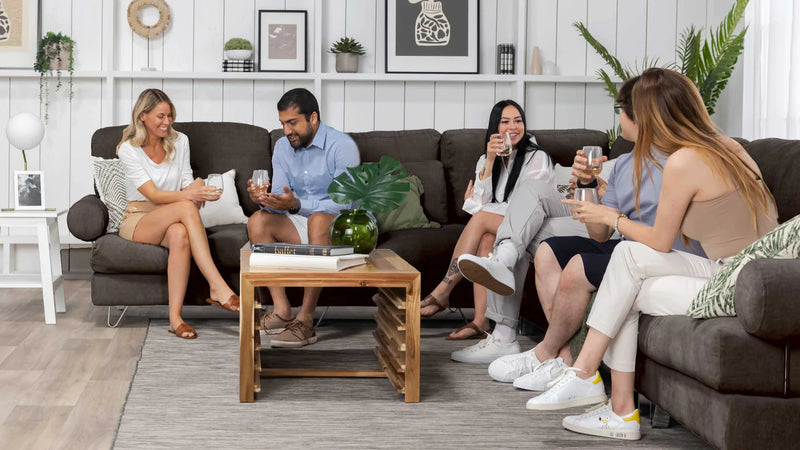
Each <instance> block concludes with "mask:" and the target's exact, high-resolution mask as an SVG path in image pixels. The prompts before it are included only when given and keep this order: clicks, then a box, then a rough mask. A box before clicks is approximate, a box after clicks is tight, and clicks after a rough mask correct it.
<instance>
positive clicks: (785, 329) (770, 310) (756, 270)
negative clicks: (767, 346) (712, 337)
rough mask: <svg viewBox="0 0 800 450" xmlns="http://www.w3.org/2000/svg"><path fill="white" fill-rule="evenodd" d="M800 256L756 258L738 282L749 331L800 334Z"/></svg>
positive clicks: (776, 336) (767, 335)
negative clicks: (799, 296) (798, 294)
mask: <svg viewBox="0 0 800 450" xmlns="http://www.w3.org/2000/svg"><path fill="white" fill-rule="evenodd" d="M798 292H800V259H772V258H766V259H756V260H753V261H750V262H749V263H747V265H745V266H744V268H743V269H742V271H741V272H740V273H739V279H738V281H737V282H736V292H735V295H734V296H735V298H736V314H737V315H738V317H739V322H740V323H741V324H742V326H743V327H744V329H745V331H747V332H748V333H750V334H752V335H754V336H758V337H760V338H763V339H770V340H783V339H790V338H792V337H800V320H797V319H798V317H800V302H798V301H797V293H798ZM798 377H800V373H798Z"/></svg>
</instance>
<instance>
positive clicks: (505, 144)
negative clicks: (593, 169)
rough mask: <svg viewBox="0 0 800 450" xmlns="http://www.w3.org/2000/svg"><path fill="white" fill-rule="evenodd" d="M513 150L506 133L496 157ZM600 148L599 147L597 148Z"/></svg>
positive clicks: (509, 137) (507, 154) (505, 154)
mask: <svg viewBox="0 0 800 450" xmlns="http://www.w3.org/2000/svg"><path fill="white" fill-rule="evenodd" d="M513 148H514V145H513V144H512V143H511V135H510V134H508V132H506V134H505V136H504V137H503V147H502V148H501V149H500V152H499V153H498V155H500V156H509V155H511V150H512V149H513ZM598 148H600V147H598Z"/></svg>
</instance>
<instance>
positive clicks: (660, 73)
mask: <svg viewBox="0 0 800 450" xmlns="http://www.w3.org/2000/svg"><path fill="white" fill-rule="evenodd" d="M632 104H633V113H634V117H631V119H632V120H633V121H634V122H635V124H636V126H637V128H638V129H637V139H636V147H635V149H634V182H635V185H636V187H637V189H635V190H634V192H636V193H637V194H636V195H637V198H636V204H637V207H638V203H639V199H638V192H639V189H638V187H639V186H641V183H642V180H643V179H644V178H645V177H647V176H649V174H648V173H647V171H646V170H645V171H644V173H643V170H642V168H643V167H647V164H646V162H647V161H650V162H652V163H655V164H658V162H657V160H656V158H655V157H654V154H655V152H661V153H663V154H665V155H667V156H668V158H667V161H666V163H665V164H664V170H663V179H662V185H661V194H660V198H659V203H658V205H659V207H658V211H657V213H656V219H655V224H654V225H653V226H652V227H650V226H647V225H644V224H641V223H638V222H634V221H631V220H628V219H627V217H625V216H624V215H619V214H618V213H617V212H616V211H614V210H611V209H610V208H608V207H605V206H603V205H595V204H587V203H584V202H579V201H572V200H565V203H568V204H570V205H572V211H573V218H575V219H578V220H580V221H582V222H585V223H592V224H597V226H605V227H608V229H609V230H611V229H614V230H618V231H619V232H620V233H621V234H622V235H624V236H626V237H628V238H629V240H628V241H625V242H622V243H620V244H619V245H618V246H617V247H616V248H615V249H614V253H613V254H612V256H611V261H610V263H609V265H608V269H607V270H606V273H605V277H604V278H603V282H602V284H601V285H600V288H599V289H598V291H597V297H596V298H595V303H594V305H593V307H592V310H591V313H590V315H589V319H588V320H587V324H588V325H589V327H590V329H589V333H588V335H587V338H586V341H585V343H584V345H583V348H582V349H581V353H580V355H579V356H578V358H577V359H576V360H575V363H574V366H573V367H571V368H569V369H567V370H566V371H565V372H564V374H563V375H562V376H561V377H560V378H559V379H557V380H556V381H554V382H553V384H551V385H550V388H549V389H548V390H547V391H545V392H544V393H542V394H541V395H539V396H537V397H534V398H532V399H530V400H529V401H528V404H527V407H528V409H538V410H553V409H561V408H566V407H571V406H579V405H586V404H591V403H597V402H599V401H604V399H605V398H606V396H605V389H604V388H603V381H602V379H601V378H600V375H599V373H598V372H597V369H598V367H599V366H600V362H601V361H602V360H605V362H606V364H607V365H608V366H609V367H610V368H611V379H612V383H613V388H612V393H611V401H610V402H608V403H606V404H604V405H602V406H601V407H598V408H595V409H592V410H589V411H587V412H586V413H584V414H582V415H579V416H568V417H566V418H565V419H564V421H563V425H564V427H565V428H567V429H569V430H572V431H576V432H579V433H585V434H591V435H597V436H605V437H611V438H617V439H639V437H640V434H639V414H638V410H636V409H635V405H634V400H633V383H634V365H635V361H636V349H637V334H638V319H639V314H641V313H645V314H649V315H656V316H658V315H682V314H685V313H686V309H687V307H688V306H689V304H690V302H691V300H692V299H693V298H694V296H695V295H696V294H697V292H698V291H699V290H700V288H702V286H703V284H704V283H705V281H706V280H708V278H710V277H711V276H712V275H714V273H715V272H716V271H718V270H719V269H720V267H722V261H723V260H724V259H726V258H728V257H731V256H733V255H735V254H736V253H738V252H739V251H741V250H742V249H744V248H745V247H746V246H747V245H749V244H750V243H752V242H754V241H755V240H757V239H758V238H760V237H761V236H763V235H764V234H765V233H767V232H768V231H770V230H771V229H772V228H774V227H775V226H776V225H777V222H776V217H777V214H776V210H775V203H774V199H773V198H772V195H771V194H770V192H769V191H768V189H767V188H766V186H765V185H764V183H763V181H762V180H761V173H760V171H759V169H758V166H757V165H756V163H755V162H754V161H753V159H752V158H750V156H749V155H748V154H747V152H746V151H745V150H744V148H742V146H741V145H739V144H738V143H737V142H736V141H734V140H733V139H731V138H728V137H726V136H723V135H721V134H719V132H718V131H717V130H716V128H715V127H714V125H713V124H712V122H711V118H710V117H709V116H708V113H707V111H706V108H705V105H704V104H703V100H702V98H701V97H700V93H699V92H698V91H697V88H696V87H695V86H694V84H693V83H692V82H691V81H690V80H689V79H688V78H687V77H685V76H684V75H681V74H679V73H677V72H674V71H671V70H667V69H660V68H653V69H648V70H646V71H645V72H644V73H643V74H642V75H641V77H640V78H639V80H638V81H637V82H636V84H635V85H634V87H633V92H632ZM678 233H682V234H683V235H684V238H691V239H695V240H697V241H699V242H700V244H701V245H702V246H703V250H704V251H705V252H706V254H707V255H709V257H710V258H714V259H707V258H702V257H699V256H695V255H691V254H689V253H685V252H680V251H674V250H673V251H670V248H671V246H672V242H673V241H674V240H675V237H676V236H677V234H678ZM632 241H636V242H632ZM665 277H670V278H669V280H668V282H667V283H664V284H665V285H668V286H669V288H668V289H664V290H663V292H661V291H660V290H654V289H648V291H647V292H648V293H647V295H642V296H641V297H639V296H638V294H639V291H640V289H641V288H642V285H643V284H644V283H650V284H649V286H654V285H656V283H657V282H658V279H663V278H665ZM662 294H663V295H662ZM604 355H605V358H604Z"/></svg>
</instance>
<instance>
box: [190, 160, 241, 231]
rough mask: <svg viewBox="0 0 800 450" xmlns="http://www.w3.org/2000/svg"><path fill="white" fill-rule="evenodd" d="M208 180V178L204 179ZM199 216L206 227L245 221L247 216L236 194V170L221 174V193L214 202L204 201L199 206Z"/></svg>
mask: <svg viewBox="0 0 800 450" xmlns="http://www.w3.org/2000/svg"><path fill="white" fill-rule="evenodd" d="M206 181H208V179H206ZM200 218H201V219H202V220H203V225H204V226H205V227H206V228H209V227H215V226H217V225H228V224H232V223H247V216H245V215H244V211H242V206H241V205H240V204H239V197H238V195H236V170H235V169H231V170H229V171H227V172H225V173H223V174H222V195H221V196H220V197H219V200H217V201H215V202H206V204H205V206H203V207H202V208H200Z"/></svg>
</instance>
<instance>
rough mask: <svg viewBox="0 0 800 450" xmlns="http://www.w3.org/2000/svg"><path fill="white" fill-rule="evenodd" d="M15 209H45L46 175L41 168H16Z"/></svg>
mask: <svg viewBox="0 0 800 450" xmlns="http://www.w3.org/2000/svg"><path fill="white" fill-rule="evenodd" d="M14 186H15V187H16V195H15V196H14V209H44V175H43V174H42V172H41V171H40V170H26V171H22V170H15V171H14Z"/></svg>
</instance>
